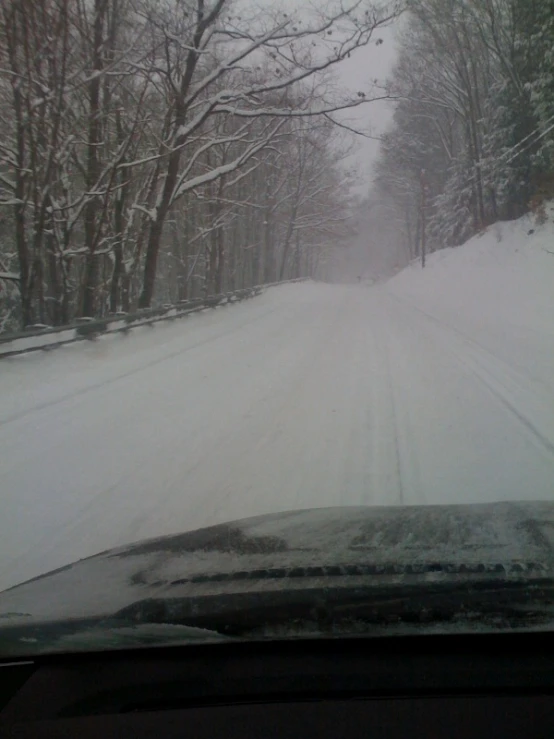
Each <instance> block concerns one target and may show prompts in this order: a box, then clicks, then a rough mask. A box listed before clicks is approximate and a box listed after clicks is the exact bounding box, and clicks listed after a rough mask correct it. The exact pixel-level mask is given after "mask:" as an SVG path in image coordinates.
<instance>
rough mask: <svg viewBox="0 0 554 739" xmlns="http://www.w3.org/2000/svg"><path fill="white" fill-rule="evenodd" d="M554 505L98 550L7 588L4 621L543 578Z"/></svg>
mask: <svg viewBox="0 0 554 739" xmlns="http://www.w3.org/2000/svg"><path fill="white" fill-rule="evenodd" d="M553 566H554V503H549V502H530V503H494V504H483V505H467V506H466V505H452V506H449V505H445V506H403V507H388V506H384V507H341V508H320V509H311V510H303V511H291V512H284V513H280V514H272V515H266V516H257V517H255V518H247V519H243V520H239V521H233V522H232V523H225V524H221V525H217V526H212V527H209V528H204V529H199V530H197V531H190V532H186V533H182V534H176V535H173V536H165V537H162V538H158V539H149V540H144V541H140V542H137V543H135V544H131V545H128V546H123V547H119V548H117V549H112V550H109V551H106V552H102V553H101V554H98V555H96V556H94V557H89V558H87V559H83V560H80V561H78V562H76V563H74V564H71V565H68V566H66V567H63V568H61V569H58V570H55V571H54V572H51V573H48V574H46V575H42V576H40V577H38V578H35V579H33V580H30V581H28V582H26V583H23V584H21V585H18V586H16V587H13V588H10V589H9V590H6V591H4V592H3V593H0V627H2V626H11V625H15V624H23V623H27V624H29V623H32V622H37V621H38V622H44V621H54V620H57V619H68V618H76V619H77V618H89V617H97V616H106V615H109V614H113V613H115V612H118V611H120V610H121V609H124V608H126V607H128V606H130V605H131V604H133V603H136V602H137V601H142V600H144V599H148V598H164V597H168V598H178V597H183V596H186V595H188V594H192V595H212V594H224V593H226V592H228V593H237V592H245V591H248V592H252V591H253V589H255V590H256V591H260V590H264V589H266V590H275V589H280V590H281V591H282V590H283V589H293V588H297V587H300V586H302V587H306V585H307V584H308V583H309V584H310V586H311V585H313V586H314V587H316V586H318V587H321V584H322V582H325V585H326V586H327V585H329V583H330V581H331V580H332V581H333V584H334V585H337V584H340V582H341V581H342V582H344V581H346V580H349V581H350V582H352V578H363V579H364V580H365V581H366V582H367V580H368V578H369V579H370V580H371V582H372V584H374V583H379V582H385V581H386V583H387V584H388V585H389V586H390V584H391V583H400V584H402V583H406V582H407V581H409V582H410V583H414V584H415V583H416V582H417V581H421V582H423V581H425V582H429V581H430V580H433V579H435V580H436V579H441V580H442V581H444V580H447V579H454V580H455V579H460V578H486V577H488V576H491V575H494V577H495V578H496V579H497V580H498V578H506V579H514V578H516V579H521V578H535V577H540V578H545V577H551V573H552V570H553Z"/></svg>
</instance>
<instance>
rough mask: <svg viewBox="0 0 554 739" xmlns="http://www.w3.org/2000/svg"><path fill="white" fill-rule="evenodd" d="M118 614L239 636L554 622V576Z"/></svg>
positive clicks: (267, 595) (285, 594)
mask: <svg viewBox="0 0 554 739" xmlns="http://www.w3.org/2000/svg"><path fill="white" fill-rule="evenodd" d="M114 618H116V619H123V620H124V621H126V622H130V623H137V624H144V623H149V624H183V625H187V626H195V627H199V628H204V629H209V630H212V631H215V632H218V633H219V634H224V635H231V636H239V637H246V636H252V635H253V634H256V635H260V634H262V635H263V632H264V630H268V629H269V630H274V629H275V628H278V627H286V626H290V625H296V626H297V627H299V626H300V624H305V625H306V628H308V629H310V630H311V629H313V628H316V630H318V631H323V632H329V631H331V632H332V631H334V630H335V629H339V630H340V631H341V632H342V631H343V630H344V628H345V627H347V626H348V625H349V624H350V625H351V626H352V628H353V629H354V628H359V627H361V626H362V625H364V627H365V628H370V627H371V626H386V625H387V624H395V625H399V624H406V625H408V624H410V625H416V624H432V623H434V624H439V623H447V622H453V621H455V620H457V619H458V620H459V619H465V620H474V621H481V622H486V623H487V624H489V625H495V624H497V625H502V624H504V625H506V626H511V627H514V626H516V625H519V626H525V625H538V624H540V623H554V583H553V581H552V580H551V579H542V580H538V579H537V580H533V581H530V582H529V581H524V580H515V581H506V580H503V579H502V580H486V581H477V582H475V581H471V582H456V583H451V582H449V583H438V584H435V583H433V584H425V585H421V583H420V584H418V585H415V584H413V585H393V586H390V587H383V586H381V587H374V586H368V587H364V586H356V587H348V586H345V587H333V588H325V587H318V588H306V589H285V590H265V591H263V590H261V591H247V592H242V593H224V594H217V595H198V596H189V595H187V596H184V597H181V598H178V597H177V598H149V599H145V600H141V601H138V602H136V603H133V604H132V605H130V606H127V607H126V608H123V609H122V610H120V611H119V612H118V613H116V614H114ZM355 625H356V626H355Z"/></svg>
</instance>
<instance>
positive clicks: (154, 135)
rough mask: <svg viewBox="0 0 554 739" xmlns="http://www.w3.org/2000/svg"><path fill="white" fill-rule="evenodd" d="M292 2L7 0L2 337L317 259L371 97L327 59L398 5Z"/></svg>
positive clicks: (2, 26)
mask: <svg viewBox="0 0 554 739" xmlns="http://www.w3.org/2000/svg"><path fill="white" fill-rule="evenodd" d="M282 7H284V8H285V9H284V10H283V9H282V8H281V9H279V8H278V7H277V4H276V3H269V4H268V3H265V4H264V3H260V4H259V5H258V4H251V3H248V2H233V1H232V0H0V8H1V10H0V59H1V62H0V67H1V76H0V330H4V331H7V330H14V329H16V328H18V327H23V328H25V327H29V326H36V325H52V326H56V325H66V324H67V323H68V322H71V321H72V320H74V319H75V318H80V317H85V318H86V317H94V316H96V317H102V316H105V315H107V314H115V313H118V312H122V311H123V312H129V311H135V310H137V309H141V308H148V307H150V306H155V305H159V304H167V303H175V302H177V301H183V300H187V299H191V298H194V297H196V296H203V295H210V294H220V293H221V292H222V291H230V290H234V289H240V288H243V287H248V286H251V285H256V284H262V283H268V282H274V281H280V280H284V279H287V278H293V277H299V276H312V275H316V274H317V273H318V271H321V270H322V269H323V270H324V268H325V261H326V258H327V255H328V252H329V250H330V248H331V247H332V246H333V245H335V244H337V243H341V240H344V239H346V238H347V237H348V232H349V228H350V226H349V216H350V202H349V197H348V194H349V188H350V183H351V179H352V174H351V172H350V171H349V170H348V168H347V167H345V166H343V163H344V158H345V156H346V155H347V154H348V153H349V151H350V146H351V142H348V141H347V140H346V138H345V131H344V130H343V127H341V126H340V125H338V121H337V119H336V117H335V116H336V114H337V112H339V111H342V110H345V109H349V108H353V107H358V106H360V105H364V104H367V103H368V102H370V95H368V94H367V93H366V92H364V91H347V90H343V89H341V88H340V85H339V84H338V83H337V79H336V76H335V75H334V74H333V70H334V68H335V67H336V65H337V64H339V63H340V62H341V61H342V60H343V59H346V58H347V57H349V56H350V54H351V53H352V52H354V51H355V50H356V49H358V48H360V47H363V46H366V45H367V44H370V43H374V42H375V41H376V40H377V37H376V32H378V30H379V29H380V28H382V27H384V26H386V25H387V24H388V23H389V22H390V21H391V20H392V19H393V18H394V17H395V16H396V15H397V14H398V12H399V8H398V7H396V6H390V7H389V6H388V4H387V6H384V7H377V6H375V5H372V4H369V3H368V2H366V1H365V0H350V2H349V3H346V2H342V3H340V2H329V3H325V4H321V7H319V6H317V5H316V6H313V7H312V9H311V11H310V12H304V11H302V9H299V10H298V9H297V11H296V12H295V13H293V12H287V10H286V8H287V7H288V4H287V3H284V5H283V6H282ZM241 9H242V11H244V12H243V13H242V14H241ZM378 94H379V91H377V92H376V95H378ZM380 94H384V93H383V92H382V91H381V93H380Z"/></svg>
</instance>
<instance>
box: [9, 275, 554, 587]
mask: <svg viewBox="0 0 554 739" xmlns="http://www.w3.org/2000/svg"><path fill="white" fill-rule="evenodd" d="M445 315H447V318H445ZM506 325H508V326H509V325H511V324H506ZM506 325H503V326H502V327H501V329H500V328H497V327H496V324H495V323H494V316H493V317H492V318H490V319H484V320H483V322H482V325H479V324H477V323H476V322H475V321H471V319H470V317H467V316H463V315H460V314H459V313H455V312H453V313H452V315H448V313H447V312H446V313H445V312H441V314H440V315H437V314H436V312H435V313H433V308H432V307H431V308H429V306H428V305H426V304H422V303H420V304H416V302H414V300H412V299H411V298H410V297H409V295H408V294H403V295H399V294H398V291H396V292H395V291H394V290H393V289H391V288H389V287H388V286H387V285H382V286H377V287H367V286H364V285H361V286H359V285H356V286H344V285H343V286H339V285H322V284H311V283H309V284H300V285H289V286H284V287H280V288H274V289H271V290H268V291H267V292H266V293H264V294H263V295H262V296H260V297H258V298H256V299H255V300H252V301H247V302H245V303H241V304H239V305H235V306H231V307H226V308H220V309H217V310H215V311H210V312H208V313H202V314H197V315H194V316H192V317H190V318H188V319H186V320H184V321H181V322H176V323H174V324H171V325H163V324H160V325H158V326H156V327H155V328H143V329H139V330H137V331H136V332H134V333H132V334H131V335H130V336H127V337H120V336H118V337H108V338H104V339H102V340H100V341H99V342H97V343H95V344H87V345H86V346H84V345H74V346H70V347H66V348H62V349H59V350H57V351H55V352H51V353H47V354H35V355H29V356H27V357H22V358H14V359H10V360H4V361H3V362H2V364H1V365H0V379H1V383H0V389H1V395H0V488H1V491H2V494H1V499H0V505H1V511H0V589H2V588H4V587H8V586H10V585H13V584H15V583H16V582H19V581H21V580H23V579H25V578H28V577H32V576H35V575H37V574H39V573H41V572H44V571H46V570H49V569H52V568H54V567H58V566H61V565H64V564H66V563H68V562H70V561H72V560H74V559H76V558H79V557H83V556H87V555H90V554H93V553H96V552H97V551H99V550H101V549H104V548H107V547H111V546H115V545H119V544H122V543H125V542H130V541H133V540H136V539H139V538H143V537H147V536H155V535H160V534H166V533H173V532H177V531H180V530H183V529H191V528H196V527H200V526H205V525H210V524H214V523H218V522H221V521H225V520H229V519H233V518H238V517H243V516H249V515H256V514H262V513H268V512H274V511H280V510H284V509H295V508H305V507H312V506H328V505H340V504H345V505H348V504H412V503H440V502H444V503H449V502H452V503H454V502H458V503H463V502H476V501H496V500H518V499H519V500H521V499H551V498H552V495H553V491H554V362H553V357H554V351H552V349H553V346H554V337H551V341H552V344H551V345H550V346H548V347H546V350H545V351H544V352H543V355H541V356H540V357H539V360H540V361H538V359H537V353H535V354H533V353H532V352H530V350H529V335H528V334H527V333H522V332H521V331H519V332H518V331H517V326H515V327H514V330H513V332H512V334H510V335H508V334H507V333H506V332H507V331H508V329H507V328H506ZM491 337H492V338H491ZM539 339H540V340H537V342H536V343H537V347H539V348H543V349H544V336H543V335H541V336H540V337H539Z"/></svg>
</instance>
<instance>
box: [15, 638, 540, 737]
mask: <svg viewBox="0 0 554 739" xmlns="http://www.w3.org/2000/svg"><path fill="white" fill-rule="evenodd" d="M551 637H552V635H551V634H549V633H540V632H537V633H527V634H524V633H499V634H472V635H461V636H453V635H443V636H438V635H437V636H423V637H420V636H406V637H383V638H363V639H311V640H310V639H305V640H294V641H287V642H264V641H260V642H250V643H244V642H230V643H217V644H206V645H195V646H182V647H165V648H142V649H135V650H122V651H113V652H103V653H98V654H96V653H87V654H70V655H48V656H40V657H37V658H34V659H28V660H21V661H11V662H4V663H0V736H1V737H10V738H11V737H21V738H23V737H53V738H57V737H70V736H71V737H73V736H78V737H79V738H80V739H88V738H89V737H91V738H92V737H103V738H105V739H110V738H111V737H118V738H119V739H120V738H121V737H124V738H125V737H129V738H131V737H133V738H136V739H140V738H141V737H158V736H160V737H164V739H172V738H173V737H183V736H186V737H198V738H199V739H204V738H205V739H208V737H210V739H214V738H219V737H221V739H223V738H225V739H239V738H240V739H246V738H247V737H263V738H264V739H271V738H273V737H275V738H277V737H279V738H280V737H299V738H302V739H312V738H313V737H318V738H319V737H321V739H327V738H328V737H340V738H341V739H342V738H348V739H358V737H359V738H360V739H361V737H364V739H368V738H369V737H371V739H385V738H386V739H396V738H397V737H398V738H400V737H410V738H411V737H426V738H427V737H432V738H433V739H434V738H435V737H437V738H439V737H445V739H457V738H458V737H460V739H461V737H469V738H470V739H481V738H483V739H491V738H492V737H494V738H495V739H496V737H501V738H504V737H507V738H511V737H514V739H515V738H516V737H517V739H523V738H525V739H534V738H535V737H544V739H547V737H548V739H551V737H553V736H554V647H553V646H552V643H553V642H554V640H552V638H551Z"/></svg>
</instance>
